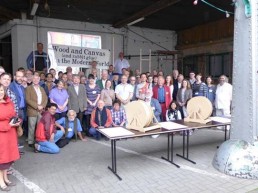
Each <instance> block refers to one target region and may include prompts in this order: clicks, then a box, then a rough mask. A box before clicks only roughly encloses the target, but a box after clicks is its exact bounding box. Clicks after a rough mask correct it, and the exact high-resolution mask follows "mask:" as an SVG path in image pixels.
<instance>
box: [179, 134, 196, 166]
mask: <svg viewBox="0 0 258 193" xmlns="http://www.w3.org/2000/svg"><path fill="white" fill-rule="evenodd" d="M176 155H177V156H178V157H181V158H183V159H185V160H187V161H189V162H191V163H193V164H196V162H194V161H192V160H190V159H189V130H187V131H186V157H185V135H184V136H183V155H180V154H176Z"/></svg>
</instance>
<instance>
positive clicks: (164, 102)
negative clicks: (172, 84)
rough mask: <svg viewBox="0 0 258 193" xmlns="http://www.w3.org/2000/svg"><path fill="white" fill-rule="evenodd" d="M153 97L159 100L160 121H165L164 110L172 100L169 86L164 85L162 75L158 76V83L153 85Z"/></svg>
mask: <svg viewBox="0 0 258 193" xmlns="http://www.w3.org/2000/svg"><path fill="white" fill-rule="evenodd" d="M153 98H155V99H157V100H158V101H159V104H160V106H161V109H162V121H166V111H167V109H168V107H169V104H170V103H171V101H172V97H171V92H170V88H169V87H168V86H167V85H165V79H164V77H163V76H159V77H158V84H157V85H156V86H154V87H153Z"/></svg>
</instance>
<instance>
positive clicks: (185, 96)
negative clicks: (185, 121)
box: [176, 79, 193, 118]
mask: <svg viewBox="0 0 258 193" xmlns="http://www.w3.org/2000/svg"><path fill="white" fill-rule="evenodd" d="M192 96H193V91H192V89H191V85H190V82H189V81H188V80H186V79H184V80H183V82H182V86H181V88H180V89H179V91H178V92H177V96H176V100H177V103H178V104H179V110H180V112H181V114H182V118H184V117H186V116H187V112H186V105H187V102H188V101H189V100H190V99H191V98H192Z"/></svg>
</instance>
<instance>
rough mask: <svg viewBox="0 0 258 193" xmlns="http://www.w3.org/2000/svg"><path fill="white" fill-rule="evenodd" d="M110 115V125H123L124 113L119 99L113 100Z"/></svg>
mask: <svg viewBox="0 0 258 193" xmlns="http://www.w3.org/2000/svg"><path fill="white" fill-rule="evenodd" d="M111 115H112V126H113V127H118V126H121V127H123V126H125V123H126V115H125V110H124V109H123V108H121V102H120V101H119V100H115V101H114V102H113V108H112V110H111Z"/></svg>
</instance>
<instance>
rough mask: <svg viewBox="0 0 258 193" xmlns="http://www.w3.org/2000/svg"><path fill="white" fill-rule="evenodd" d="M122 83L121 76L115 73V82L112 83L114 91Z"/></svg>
mask: <svg viewBox="0 0 258 193" xmlns="http://www.w3.org/2000/svg"><path fill="white" fill-rule="evenodd" d="M120 83H121V82H120V81H119V74H118V73H113V81H112V85H113V89H114V90H115V89H116V86H117V85H119V84H120Z"/></svg>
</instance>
